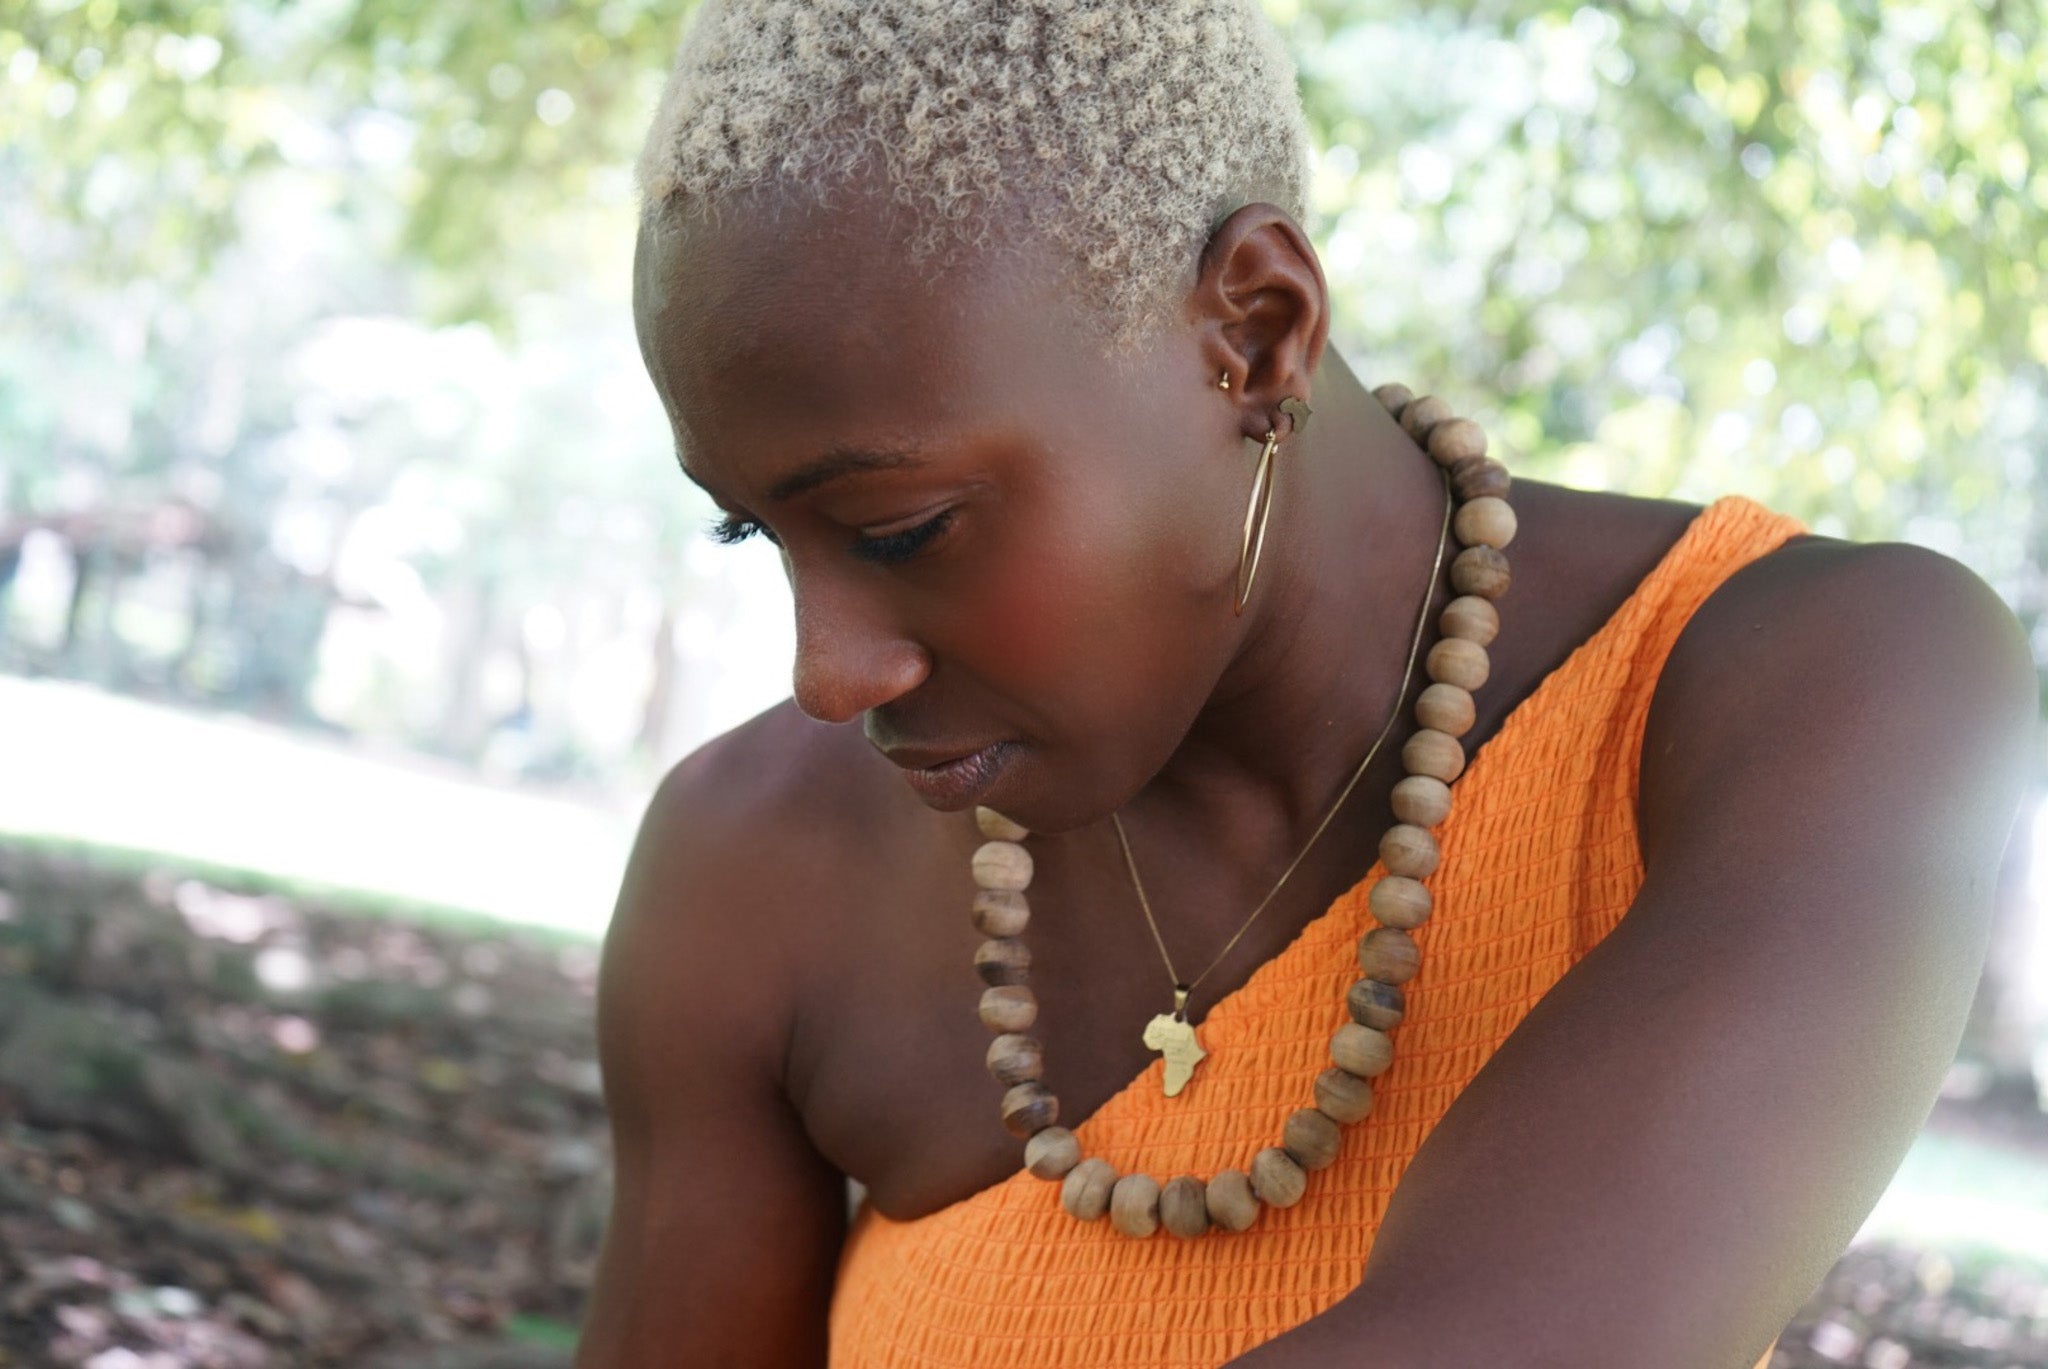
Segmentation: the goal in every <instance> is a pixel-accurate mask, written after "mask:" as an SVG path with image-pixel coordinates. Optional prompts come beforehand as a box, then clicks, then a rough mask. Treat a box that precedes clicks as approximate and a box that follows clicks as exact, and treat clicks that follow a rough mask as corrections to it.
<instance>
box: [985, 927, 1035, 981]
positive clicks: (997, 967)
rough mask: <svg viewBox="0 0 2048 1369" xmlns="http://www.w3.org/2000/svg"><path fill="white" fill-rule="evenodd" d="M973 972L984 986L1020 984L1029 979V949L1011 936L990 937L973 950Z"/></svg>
mask: <svg viewBox="0 0 2048 1369" xmlns="http://www.w3.org/2000/svg"><path fill="white" fill-rule="evenodd" d="M974 972H975V973H976V974H978V975H980V976H981V982H982V983H984V984H989V985H1002V984H1022V983H1023V982H1024V981H1025V980H1027V979H1029V978H1031V948H1030V947H1029V946H1026V945H1025V944H1024V943H1023V942H1021V941H1019V940H1017V938H1016V937H1013V936H995V937H990V938H989V939H988V940H987V941H984V942H982V943H981V945H979V946H977V947H975V948H974Z"/></svg>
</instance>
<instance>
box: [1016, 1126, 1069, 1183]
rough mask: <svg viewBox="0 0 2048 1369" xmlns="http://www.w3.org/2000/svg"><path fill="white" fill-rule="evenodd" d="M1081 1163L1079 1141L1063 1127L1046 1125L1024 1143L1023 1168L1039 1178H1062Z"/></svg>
mask: <svg viewBox="0 0 2048 1369" xmlns="http://www.w3.org/2000/svg"><path fill="white" fill-rule="evenodd" d="M1080 1163H1081V1143H1080V1142H1079V1141H1078V1140H1076V1139H1075V1138H1074V1133H1073V1132H1071V1131H1068V1130H1067V1129H1066V1128H1065V1127H1047V1128H1045V1129H1044V1130H1043V1131H1041V1132H1039V1133H1038V1134H1037V1135H1036V1136H1034V1137H1032V1138H1031V1139H1030V1140H1029V1141H1026V1142H1025V1143H1024V1168H1026V1169H1028V1170H1030V1171H1031V1173H1032V1174H1033V1175H1035V1176H1036V1177H1038V1178H1040V1179H1064V1178H1066V1177H1067V1174H1068V1172H1069V1171H1070V1170H1072V1169H1073V1168H1074V1166H1075V1165H1078V1164H1080Z"/></svg>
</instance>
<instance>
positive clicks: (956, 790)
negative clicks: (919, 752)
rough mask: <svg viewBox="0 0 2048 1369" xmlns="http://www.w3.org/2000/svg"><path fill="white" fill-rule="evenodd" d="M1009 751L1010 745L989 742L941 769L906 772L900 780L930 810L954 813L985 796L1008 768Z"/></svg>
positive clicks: (933, 768)
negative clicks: (921, 799) (907, 785)
mask: <svg viewBox="0 0 2048 1369" xmlns="http://www.w3.org/2000/svg"><path fill="white" fill-rule="evenodd" d="M1011 749H1012V747H1011V744H1010V743H1009V742H991V743H989V744H988V745H987V746H984V747H983V748H981V750H979V751H976V752H975V753H973V754H972V755H968V756H962V757H960V759H958V760H954V761H947V762H946V763H945V764H943V765H933V766H926V767H922V768H918V767H909V768H906V769H905V770H904V772H903V778H904V779H905V780H907V781H908V782H909V784H910V787H911V788H912V789H915V790H916V791H917V792H918V794H919V796H920V797H922V798H923V799H924V801H925V802H926V803H928V804H930V805H931V806H932V807H934V808H937V809H939V810H940V811H941V812H948V813H951V812H957V811H959V810H960V809H962V808H965V807H967V806H968V805H969V804H971V803H973V802H974V801H975V800H976V799H979V798H980V797H981V796H982V795H983V794H985V793H987V792H988V789H989V786H991V785H993V784H994V783H995V782H996V779H997V777H998V776H1000V775H1001V774H1002V773H1003V767H1004V766H1005V765H1006V764H1008V762H1009V759H1010V752H1011Z"/></svg>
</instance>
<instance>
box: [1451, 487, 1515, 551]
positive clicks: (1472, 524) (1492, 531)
mask: <svg viewBox="0 0 2048 1369" xmlns="http://www.w3.org/2000/svg"><path fill="white" fill-rule="evenodd" d="M1515 526H1516V523H1515V511H1514V509H1513V508H1511V507H1510V506H1509V504H1508V501H1507V500H1505V499H1501V498H1498V497H1496V496H1494V495H1490V494H1489V495H1486V496H1484V497H1482V498H1479V499H1467V500H1466V501H1465V502H1464V503H1462V504H1460V505H1459V506H1458V512H1457V513H1456V515H1454V516H1453V518H1452V520H1451V530H1452V531H1453V532H1455V533H1457V535H1458V540H1459V541H1460V542H1463V543H1464V544H1465V545H1466V546H1468V547H1492V548H1493V549H1494V550H1496V551H1500V550H1503V549H1505V548H1506V546H1507V544H1508V543H1510V542H1512V541H1514V540H1515Z"/></svg>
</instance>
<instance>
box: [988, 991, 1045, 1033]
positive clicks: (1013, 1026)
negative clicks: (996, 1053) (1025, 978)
mask: <svg viewBox="0 0 2048 1369" xmlns="http://www.w3.org/2000/svg"><path fill="white" fill-rule="evenodd" d="M1037 1020H1038V995H1037V994H1035V993H1033V992H1031V990H1029V989H1027V988H1025V987H1024V986H1023V985H1022V984H996V985H993V986H991V987H989V988H986V989H983V990H982V991H981V1025H982V1026H984V1027H987V1028H988V1029H989V1030H990V1031H992V1032H1020V1031H1025V1030H1028V1029H1029V1028H1030V1026H1031V1024H1032V1023H1034V1022H1036V1021H1037Z"/></svg>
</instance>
